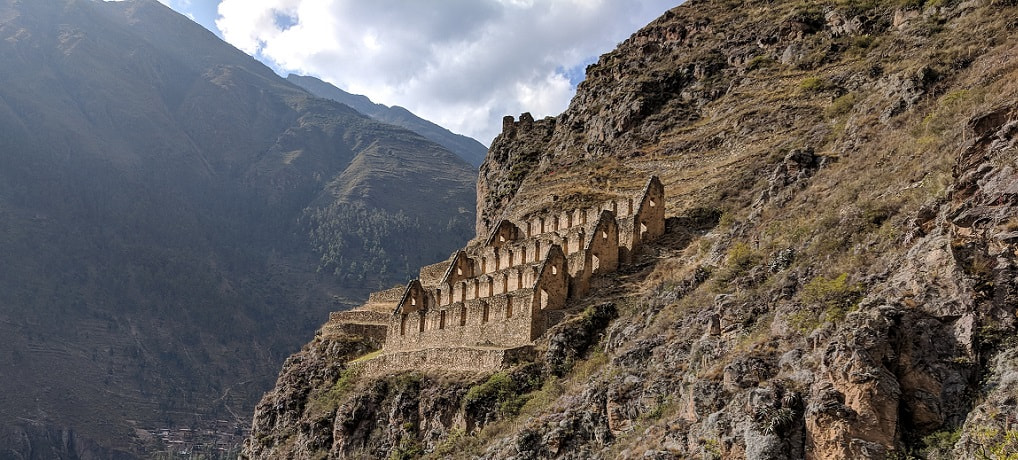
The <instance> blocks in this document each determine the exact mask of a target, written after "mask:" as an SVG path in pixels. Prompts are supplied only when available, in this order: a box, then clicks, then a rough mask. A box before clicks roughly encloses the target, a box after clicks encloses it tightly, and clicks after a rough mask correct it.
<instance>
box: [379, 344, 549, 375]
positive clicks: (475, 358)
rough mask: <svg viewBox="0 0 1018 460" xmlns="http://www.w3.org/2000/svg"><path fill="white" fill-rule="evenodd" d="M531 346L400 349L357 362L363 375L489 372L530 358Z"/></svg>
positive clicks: (532, 353)
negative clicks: (424, 372)
mask: <svg viewBox="0 0 1018 460" xmlns="http://www.w3.org/2000/svg"><path fill="white" fill-rule="evenodd" d="M533 355H534V348H533V347H532V346H523V347H516V348H483V347H446V348H441V349H439V348H426V349H422V350H413V351H400V352H393V353H385V354H382V355H380V356H376V357H375V358H372V359H370V360H367V361H364V362H363V364H361V365H362V366H363V367H362V368H361V372H362V373H363V374H364V375H382V374H389V373H395V372H402V371H406V370H407V369H414V370H420V371H456V372H489V371H493V370H498V369H504V368H506V367H509V366H512V365H513V364H516V363H520V362H525V361H528V360H531V359H533Z"/></svg>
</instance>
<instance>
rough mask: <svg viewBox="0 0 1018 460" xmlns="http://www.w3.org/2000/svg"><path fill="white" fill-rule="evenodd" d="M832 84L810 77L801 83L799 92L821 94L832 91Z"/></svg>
mask: <svg viewBox="0 0 1018 460" xmlns="http://www.w3.org/2000/svg"><path fill="white" fill-rule="evenodd" d="M831 87H832V86H831V84H830V83H828V82H827V80H824V79H823V78H820V77H808V78H805V79H803V80H802V81H801V82H799V91H801V92H803V93H820V92H823V91H827V90H829V89H831Z"/></svg>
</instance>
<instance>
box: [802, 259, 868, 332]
mask: <svg viewBox="0 0 1018 460" xmlns="http://www.w3.org/2000/svg"><path fill="white" fill-rule="evenodd" d="M862 294H863V286H862V285H860V284H850V283H849V282H848V274H847V273H842V274H840V275H838V276H837V277H835V278H830V279H828V278H825V277H823V276H818V277H816V278H813V280H811V281H810V282H808V283H806V285H804V286H803V287H802V293H801V298H802V301H803V302H804V303H806V304H807V305H806V308H803V309H800V310H797V311H795V312H794V313H792V314H791V315H789V316H788V322H789V324H791V326H792V327H794V328H795V329H796V330H798V331H799V332H800V333H802V334H804V335H805V334H808V333H809V332H810V331H812V330H814V329H816V328H817V327H818V326H820V325H821V324H825V323H826V324H830V323H837V322H838V321H841V320H842V319H844V318H845V315H847V314H848V313H849V312H851V311H852V310H854V309H855V308H856V305H857V303H858V302H859V300H860V299H861V297H862ZM813 306H818V307H819V308H820V309H821V311H820V312H819V313H816V310H814V309H813Z"/></svg>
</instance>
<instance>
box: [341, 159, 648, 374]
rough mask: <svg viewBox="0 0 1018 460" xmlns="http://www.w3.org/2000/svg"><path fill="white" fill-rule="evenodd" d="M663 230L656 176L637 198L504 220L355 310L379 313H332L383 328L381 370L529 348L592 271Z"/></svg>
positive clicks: (581, 291)
mask: <svg viewBox="0 0 1018 460" xmlns="http://www.w3.org/2000/svg"><path fill="white" fill-rule="evenodd" d="M663 233H664V187H663V186H662V185H661V182H660V181H659V180H658V179H657V177H652V178H651V179H650V180H648V182H647V185H646V186H645V187H644V188H643V189H642V190H641V191H640V192H639V193H638V194H636V195H635V196H631V197H623V198H619V199H615V200H609V201H606V202H604V203H601V204H599V205H597V206H593V207H590V208H583V209H573V210H568V211H562V212H546V213H535V214H532V215H529V216H526V218H525V219H522V220H520V221H516V222H513V221H509V220H503V221H501V222H499V223H498V224H496V225H494V226H493V227H492V231H491V232H490V234H489V235H488V236H487V237H486V238H485V239H483V240H481V239H480V238H478V239H475V240H474V241H473V242H471V244H470V245H468V246H467V247H466V248H464V249H463V250H461V251H458V252H456V253H455V254H453V255H452V256H451V257H450V259H449V260H446V261H444V262H440V263H437V264H433V265H429V266H426V267H423V268H421V271H420V278H419V279H417V280H412V281H410V282H409V283H407V285H406V287H404V288H394V289H390V290H387V291H382V292H379V293H375V294H372V296H371V297H370V298H369V301H368V304H366V305H365V307H363V308H360V309H358V310H365V309H366V307H368V306H369V305H370V306H373V307H375V308H372V309H373V310H375V311H382V310H380V309H379V308H378V306H379V305H382V306H385V307H387V308H388V307H390V306H391V309H388V310H387V311H390V312H391V314H388V315H383V316H384V319H383V316H379V314H378V313H374V312H370V313H372V314H371V315H368V314H367V313H369V312H364V311H358V310H355V311H351V312H345V313H337V314H334V315H335V319H336V320H337V321H348V322H352V323H353V322H358V321H360V322H365V321H367V320H369V319H370V320H371V321H373V322H374V323H375V324H380V323H381V324H386V325H387V326H386V332H385V336H386V337H385V346H384V348H383V351H384V353H383V356H385V357H386V358H385V360H384V362H381V363H379V364H377V365H378V366H382V367H384V368H391V369H395V368H398V367H399V366H401V365H402V364H401V363H407V365H408V367H406V368H407V369H409V368H416V367H415V366H414V365H411V364H409V363H413V359H412V358H414V359H416V358H420V359H430V360H431V362H433V363H445V364H449V366H453V365H459V364H455V363H459V361H456V359H460V358H463V359H465V358H464V357H465V356H466V355H465V354H464V353H467V352H464V351H462V350H465V349H475V348H485V349H487V348H494V349H500V350H504V349H515V348H519V347H526V346H529V345H531V344H532V343H533V341H534V340H536V339H537V338H539V337H540V336H541V335H542V334H544V332H545V331H546V330H547V329H548V327H549V326H550V324H551V322H552V321H553V319H554V318H555V317H556V316H555V315H553V314H552V313H553V312H555V311H556V310H559V309H562V308H563V307H565V305H566V301H567V300H568V299H569V298H575V297H579V296H583V295H585V294H586V292H587V291H588V290H589V289H590V279H591V277H593V276H596V275H600V274H605V273H610V272H613V271H615V270H617V269H618V267H619V266H620V264H624V263H628V262H629V261H630V260H631V258H632V256H633V254H634V253H635V252H636V251H638V250H639V247H640V246H641V245H642V244H643V243H644V242H647V241H651V240H653V239H655V238H657V237H659V236H661V235H662V234H663ZM397 293H398V294H397ZM453 349H455V350H461V351H460V352H458V353H459V355H456V356H458V358H453V357H451V356H453V355H448V356H447V355H443V354H442V353H441V352H442V351H443V350H453ZM397 354H398V356H399V358H396V357H393V356H395V355H397ZM467 354H469V353H467ZM489 358H490V359H493V360H495V361H497V359H495V358H491V357H489ZM489 358H485V359H489ZM495 361H492V362H493V363H494V362H495ZM450 363H453V364H450ZM467 366H468V367H470V366H469V364H467ZM446 368H447V369H452V368H453V367H448V366H447V367H446Z"/></svg>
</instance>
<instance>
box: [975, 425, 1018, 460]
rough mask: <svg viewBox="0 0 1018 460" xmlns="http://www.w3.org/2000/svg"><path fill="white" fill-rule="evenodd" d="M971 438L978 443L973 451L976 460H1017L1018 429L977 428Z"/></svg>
mask: <svg viewBox="0 0 1018 460" xmlns="http://www.w3.org/2000/svg"><path fill="white" fill-rule="evenodd" d="M972 438H973V440H974V441H976V442H978V443H979V446H978V447H977V448H976V450H975V454H976V458H977V459H978V460H1018V429H1013V430H1006V431H1005V430H1001V429H999V428H993V427H978V428H976V429H975V432H974V433H973V436H972Z"/></svg>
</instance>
